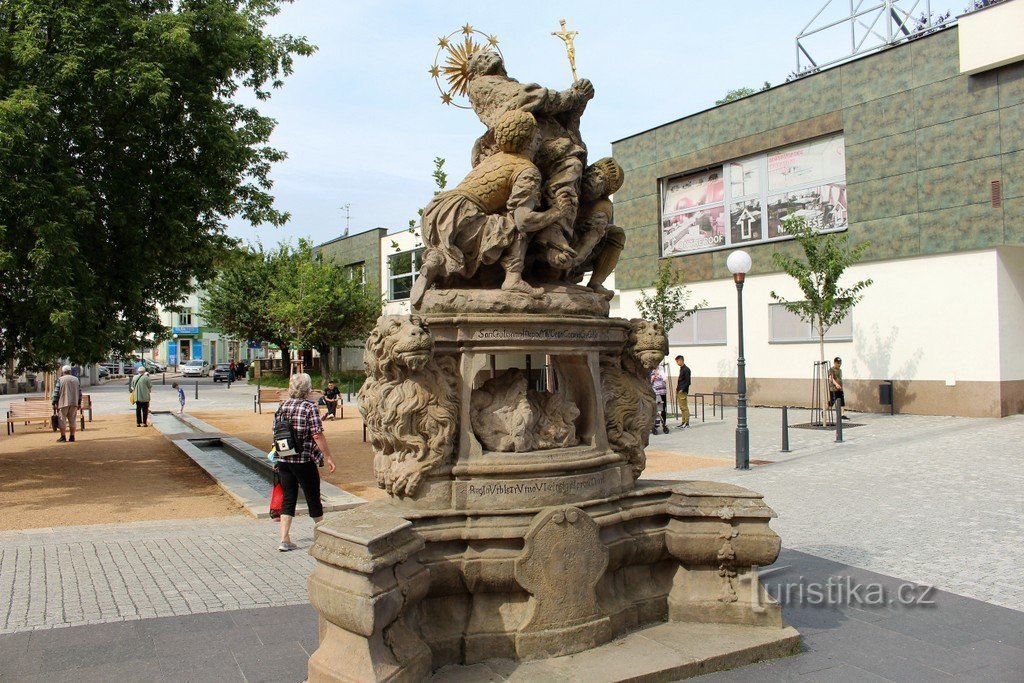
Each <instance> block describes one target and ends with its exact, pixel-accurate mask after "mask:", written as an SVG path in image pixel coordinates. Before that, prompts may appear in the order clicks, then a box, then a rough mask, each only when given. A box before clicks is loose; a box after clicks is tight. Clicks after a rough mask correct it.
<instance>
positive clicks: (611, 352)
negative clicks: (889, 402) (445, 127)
mask: <svg viewBox="0 0 1024 683" xmlns="http://www.w3.org/2000/svg"><path fill="white" fill-rule="evenodd" d="M466 29H467V30H471V27H468V26H467V27H466ZM465 78H466V81H467V82H468V95H469V100H470V104H471V105H472V107H473V109H474V110H475V112H476V114H477V115H478V116H479V118H480V120H481V122H483V124H484V125H485V127H486V131H485V132H484V134H483V135H482V136H481V137H480V138H479V139H478V140H477V142H476V144H475V146H474V149H473V158H472V160H473V169H472V170H471V171H470V172H469V174H468V175H467V176H466V178H465V179H464V180H463V181H462V182H461V183H459V185H458V187H456V188H455V189H454V190H452V191H450V192H445V193H441V194H439V195H438V196H436V197H435V198H434V199H433V200H432V201H431V202H430V203H429V204H428V206H427V207H426V209H425V211H424V216H423V234H422V237H423V241H424V243H425V246H426V249H425V252H424V256H423V265H422V268H421V271H420V274H419V278H418V279H417V280H416V282H415V284H414V289H413V293H412V304H413V305H412V309H413V312H414V315H411V316H410V315H406V316H401V315H385V316H382V317H381V318H380V319H379V320H378V322H377V326H376V328H375V329H374V330H373V332H372V333H371V334H370V336H369V338H368V340H367V343H366V351H365V354H364V364H365V366H366V373H367V380H366V383H365V384H364V386H363V388H362V389H361V390H360V392H359V404H360V411H361V412H362V414H363V417H364V421H365V425H366V430H367V434H368V436H369V440H370V443H371V445H372V447H373V450H374V471H375V473H376V477H377V481H378V484H379V486H380V487H381V488H384V489H386V491H387V493H388V494H389V495H388V498H387V499H386V500H379V501H374V502H372V503H367V504H366V505H363V506H362V507H359V508H355V509H352V510H349V511H346V512H343V513H338V514H335V515H331V516H330V517H328V518H327V519H325V520H324V521H323V522H322V523H321V524H319V525H317V527H316V531H315V542H314V545H313V547H312V549H311V550H310V554H311V555H312V556H313V557H314V558H315V559H316V565H315V569H314V571H313V574H312V576H311V577H310V579H309V597H310V602H311V603H312V604H313V606H314V607H315V608H316V609H317V611H318V613H319V614H320V617H321V620H320V646H319V648H318V649H317V650H316V652H315V653H314V654H313V656H312V657H311V658H310V661H309V680H310V681H311V682H314V683H316V682H318V681H363V680H376V681H394V682H403V683H404V682H406V681H420V680H424V679H426V678H428V677H430V676H431V675H432V673H433V672H435V671H437V670H438V669H441V668H443V667H446V666H449V665H453V666H461V665H472V664H476V663H483V662H486V661H488V660H491V659H495V658H500V659H511V660H520V661H522V660H529V659H536V658H551V657H560V656H562V655H568V654H573V653H580V654H578V655H577V656H584V654H585V653H586V652H588V651H590V650H591V649H592V648H599V647H600V646H602V644H604V643H608V641H610V640H611V639H613V638H617V637H619V636H622V635H624V634H627V633H629V632H631V631H636V630H637V629H642V628H644V627H648V626H651V625H654V624H661V623H662V622H665V621H670V622H678V623H680V624H704V623H709V622H710V623H714V624H716V625H717V626H716V627H715V628H714V629H712V630H711V631H710V632H708V631H702V632H700V633H699V634H698V635H692V632H691V636H690V637H691V638H692V639H693V640H699V641H700V646H701V648H702V649H703V650H708V649H709V648H710V649H712V650H714V653H715V654H714V655H713V656H709V659H708V660H707V661H705V662H700V663H694V666H693V668H692V670H691V671H700V672H707V671H712V670H714V669H715V667H716V666H719V667H720V666H723V665H725V664H728V665H730V666H735V665H738V664H741V663H744V662H747V661H754V660H756V659H758V658H764V657H767V656H775V655H780V654H787V653H790V652H793V651H794V649H795V648H797V647H798V646H799V634H797V633H796V632H795V631H793V630H792V629H789V628H787V627H785V624H784V623H783V621H782V613H781V609H780V607H779V605H778V604H777V603H775V602H774V601H773V600H772V599H771V598H770V597H769V596H768V595H767V594H766V593H765V591H764V590H763V588H762V586H761V584H760V583H759V581H758V577H757V572H756V567H759V566H765V565H768V564H771V563H772V562H774V560H775V558H776V557H777V556H778V553H779V549H780V545H781V541H780V539H779V537H778V536H777V535H776V534H775V533H774V532H773V531H772V530H771V529H770V528H769V527H768V522H769V520H770V519H771V518H772V517H773V516H774V513H773V512H772V510H771V508H769V507H768V506H767V505H766V504H765V503H764V501H763V500H762V499H761V496H760V495H759V494H757V493H754V492H752V491H748V490H746V489H743V488H741V487H738V486H732V485H728V484H716V483H713V482H687V481H675V482H659V481H653V480H650V479H647V478H640V477H641V474H642V473H643V471H644V467H645V464H646V454H645V448H646V446H647V443H648V438H649V434H650V432H651V426H652V424H653V421H654V409H655V397H654V393H653V391H652V389H651V386H650V383H649V380H648V373H649V370H650V369H651V368H653V367H654V366H656V365H658V364H659V363H661V362H662V361H663V359H664V358H665V355H666V354H667V352H668V342H667V340H666V337H665V332H666V331H665V330H662V329H661V328H660V327H659V326H657V325H655V324H653V323H650V322H647V321H644V320H625V319H622V318H614V317H609V311H610V308H611V306H612V305H613V302H612V298H613V297H612V294H613V293H612V292H611V291H610V290H609V289H608V288H607V287H605V282H606V278H607V277H608V276H609V274H610V273H611V271H612V269H613V268H614V267H615V263H616V262H617V260H618V257H619V254H620V253H621V251H622V248H623V245H624V244H625V238H626V234H627V232H626V230H624V229H623V228H621V227H619V226H617V225H615V221H614V219H613V208H612V202H611V195H612V193H614V192H615V191H616V190H617V189H618V188H619V187H621V185H622V168H621V167H620V166H619V165H618V164H617V163H615V161H614V160H613V159H601V160H598V161H597V162H595V163H593V164H591V165H589V166H588V165H587V148H586V145H584V144H583V140H582V139H581V137H580V133H579V131H580V128H579V124H580V116H581V115H582V114H583V111H584V109H585V108H586V106H587V103H588V102H589V101H590V100H591V98H592V97H593V96H594V88H593V86H592V85H591V84H590V82H589V81H586V80H576V81H575V82H574V83H573V84H572V85H571V86H570V87H569V88H567V89H565V90H561V91H558V90H552V89H547V88H543V87H541V86H539V85H535V84H523V83H520V82H518V81H516V80H515V79H512V78H510V77H509V76H508V74H507V73H506V72H505V67H504V63H503V62H502V60H501V58H500V57H499V56H498V55H497V54H495V53H492V52H487V51H481V52H477V53H475V54H473V55H472V56H471V57H469V58H468V67H467V70H466V73H465ZM588 273H589V274H590V279H589V281H587V285H586V286H580V285H579V284H578V283H580V282H582V281H583V278H585V277H587V274H588ZM753 632H756V635H757V637H756V638H755V639H754V640H755V641H756V642H755V643H754V644H750V642H751V641H748V640H743V638H748V637H753V636H752V635H751V634H752V633H753ZM607 647H612V646H607ZM715 648H717V649H715ZM595 656H596V657H603V658H604V659H602V660H601V661H609V655H607V654H606V653H605V654H600V653H598V654H595ZM610 658H611V659H614V655H611V656H610ZM637 659H638V661H636V662H630V665H631V666H632V665H635V666H637V667H640V668H642V669H643V671H645V672H646V673H644V674H643V675H637V676H635V677H634V676H633V673H634V672H632V671H629V672H628V675H629V676H630V677H634V678H637V679H643V680H647V679H650V680H675V679H676V678H678V677H680V672H679V671H678V670H676V669H671V670H669V669H658V668H657V666H658V664H659V661H660V660H659V659H658V658H657V657H655V658H652V661H651V662H647V661H640V660H643V658H642V657H640V658H637ZM553 661H556V662H557V661H558V660H553ZM525 665H526V666H529V665H530V663H526V664H525ZM553 666H555V665H553ZM650 667H654V668H653V669H651V668H650ZM463 674H466V675H463ZM609 675H614V674H609ZM460 677H461V678H467V677H472V673H468V672H456V674H455V676H454V678H460ZM525 678H526V679H529V677H528V676H527V677H525ZM547 678H550V677H545V676H540V677H535V678H534V680H541V679H544V680H546V679H547ZM555 678H557V676H555Z"/></svg>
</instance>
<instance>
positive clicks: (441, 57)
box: [429, 22, 501, 109]
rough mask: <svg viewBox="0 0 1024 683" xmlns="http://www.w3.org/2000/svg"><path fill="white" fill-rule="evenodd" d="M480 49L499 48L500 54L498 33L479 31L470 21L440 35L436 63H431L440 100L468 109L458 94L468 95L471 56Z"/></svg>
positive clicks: (431, 70) (432, 75)
mask: <svg viewBox="0 0 1024 683" xmlns="http://www.w3.org/2000/svg"><path fill="white" fill-rule="evenodd" d="M481 50H496V51H497V52H498V54H499V55H500V54H501V48H499V47H498V37H497V36H495V35H491V34H488V33H484V32H483V31H479V30H477V29H475V28H473V27H472V26H471V25H470V24H469V23H468V22H467V23H466V25H465V26H462V27H461V28H458V29H456V30H454V31H452V32H451V33H449V34H448V35H446V36H441V37H440V38H438V39H437V53H436V54H435V55H434V63H433V64H432V65H431V66H430V70H429V73H430V77H431V78H433V79H434V84H435V85H437V89H438V91H439V92H440V93H441V102H443V103H444V104H450V105H452V106H453V107H459V108H460V109H469V105H465V104H460V103H459V102H457V101H456V100H455V98H456V97H465V96H466V87H467V86H468V77H469V58H470V57H471V56H472V55H473V53H475V52H480V51H481ZM442 79H443V80H444V83H442Z"/></svg>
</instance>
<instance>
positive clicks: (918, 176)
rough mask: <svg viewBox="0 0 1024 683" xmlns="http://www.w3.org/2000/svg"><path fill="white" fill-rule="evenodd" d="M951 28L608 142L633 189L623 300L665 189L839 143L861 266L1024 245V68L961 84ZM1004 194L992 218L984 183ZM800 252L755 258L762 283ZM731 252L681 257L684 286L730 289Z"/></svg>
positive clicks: (773, 247)
mask: <svg viewBox="0 0 1024 683" xmlns="http://www.w3.org/2000/svg"><path fill="white" fill-rule="evenodd" d="M959 59H960V57H959V46H958V42H957V29H956V28H955V27H954V28H950V29H947V30H944V31H941V32H938V33H935V34H932V35H930V36H927V37H924V38H920V39H917V40H915V41H911V42H909V43H905V44H903V45H900V46H897V47H894V48H890V49H888V50H885V51H883V52H880V53H876V54H873V55H869V56H867V57H863V58H860V59H857V60H855V61H852V62H849V63H847V64H844V65H842V66H838V67H834V68H831V69H828V70H826V71H823V72H821V73H818V74H815V75H813V76H808V77H805V78H802V79H799V80H797V81H793V82H791V83H786V84H784V85H781V86H779V87H776V88H772V89H771V90H767V91H765V92H762V93H758V94H756V95H752V96H750V97H747V98H744V99H741V100H737V101H734V102H730V103H728V104H725V105H722V106H720V107H716V108H714V109H710V110H707V111H704V112H701V113H699V114H695V115H693V116H689V117H687V118H684V119H681V120H679V121H675V122H672V123H669V124H666V125H664V126H661V127H659V128H655V129H654V130H650V131H647V132H644V133H640V134H638V135H635V136H633V137H630V138H626V139H624V140H620V141H618V142H615V143H613V145H612V151H613V154H614V156H615V158H616V160H617V161H618V162H619V163H620V164H621V165H622V167H623V169H625V171H626V181H625V184H624V185H623V187H622V188H621V189H620V190H619V192H617V193H616V195H615V219H616V223H617V224H618V225H620V226H622V227H623V228H624V229H625V230H626V233H627V242H626V249H625V251H624V252H623V254H622V258H621V259H620V261H619V264H618V267H617V269H616V276H615V277H616V280H615V284H616V286H617V287H619V288H622V289H633V288H637V287H647V286H650V284H651V280H652V275H651V273H653V272H655V270H656V266H657V261H658V258H659V251H660V250H659V237H660V233H659V226H658V211H659V207H658V179H659V178H664V177H667V176H671V175H676V174H679V173H685V172H688V171H692V170H698V169H700V168H703V167H706V166H711V165H717V164H721V163H722V162H725V161H729V160H731V159H735V158H737V157H740V156H745V155H749V154H755V153H758V152H764V151H766V150H770V149H774V148H776V147H780V146H783V145H786V144H790V143H793V142H799V141H802V140H807V139H811V138H814V137H817V136H820V135H824V134H827V133H831V132H836V131H842V132H843V133H844V136H845V140H846V182H847V197H848V203H849V210H850V214H849V217H850V228H849V234H850V236H851V243H853V244H858V243H860V242H863V241H865V240H869V241H870V243H871V246H870V249H869V250H868V252H867V253H866V255H865V260H868V261H872V260H883V259H893V258H902V257H910V256H918V255H926V254H939V253H949V252H955V251H962V250H969V249H981V248H987V247H994V246H997V245H1001V244H1022V243H1024V63H1017V64H1012V65H1009V66H1004V67H1002V68H999V69H993V70H992V71H988V72H985V73H982V74H979V75H977V76H962V75H960V73H959ZM993 180H999V181H1001V182H1002V206H1001V207H993V206H992V202H991V193H990V182H991V181H993ZM795 246H796V245H795V244H794V243H792V242H783V243H778V242H776V243H773V244H764V245H754V246H747V247H745V248H747V249H748V250H749V251H750V252H751V256H752V257H753V260H754V272H755V273H757V272H770V271H771V270H772V265H771V258H770V257H769V254H770V253H771V252H773V251H780V250H781V251H785V252H788V253H792V252H793V251H794V248H795ZM728 253H729V250H721V251H714V252H705V253H701V254H691V255H688V256H677V257H674V258H673V259H672V261H673V263H674V264H675V265H676V266H677V267H679V268H681V269H682V270H683V272H684V274H685V277H686V279H687V280H688V281H691V282H693V281H700V280H709V279H717V278H723V277H728V275H729V273H728V270H727V269H726V267H725V259H726V257H727V256H728Z"/></svg>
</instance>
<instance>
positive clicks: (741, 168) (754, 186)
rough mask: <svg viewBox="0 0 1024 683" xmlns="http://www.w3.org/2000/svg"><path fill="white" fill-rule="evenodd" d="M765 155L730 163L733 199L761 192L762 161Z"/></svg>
mask: <svg viewBox="0 0 1024 683" xmlns="http://www.w3.org/2000/svg"><path fill="white" fill-rule="evenodd" d="M763 159H764V157H763V156H761V157H755V158H753V159H744V160H742V161H733V162H732V163H730V164H729V166H728V169H729V193H730V194H731V195H732V197H733V199H738V198H740V197H746V196H747V195H754V194H760V192H761V161H762V160H763Z"/></svg>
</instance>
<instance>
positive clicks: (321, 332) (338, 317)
mask: <svg viewBox="0 0 1024 683" xmlns="http://www.w3.org/2000/svg"><path fill="white" fill-rule="evenodd" d="M282 265H284V266H285V267H286V268H287V271H286V272H281V276H280V282H282V283H287V284H286V285H285V286H278V287H275V288H274V289H273V291H272V293H271V296H270V301H269V310H270V311H271V315H272V317H274V318H277V319H279V320H281V321H282V322H284V323H285V324H287V325H288V326H289V328H290V330H291V332H292V338H293V339H294V340H295V342H296V344H298V346H299V347H300V348H303V349H316V350H317V352H319V354H320V372H321V374H322V375H323V381H324V382H325V383H326V382H327V379H328V378H329V377H330V375H331V371H332V368H331V348H332V347H333V348H340V347H342V346H345V345H346V344H348V343H349V342H352V341H356V340H359V339H365V338H366V336H367V335H368V334H369V333H370V330H371V329H373V325H374V323H375V322H376V321H377V318H378V317H380V314H381V308H382V306H383V299H382V297H381V295H380V293H379V292H373V291H371V290H369V289H367V287H366V286H365V285H364V284H363V283H362V282H361V281H359V280H356V279H355V278H354V277H351V275H350V274H349V273H346V272H345V269H344V268H342V267H341V266H339V265H337V264H335V263H334V262H333V261H330V260H324V259H323V258H322V257H321V255H320V254H316V253H314V251H313V246H312V244H311V243H310V242H309V241H307V240H300V241H299V247H298V249H296V250H294V251H291V252H290V254H289V257H288V260H287V263H283V264H282Z"/></svg>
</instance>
